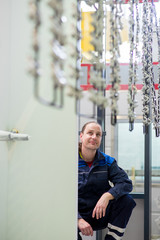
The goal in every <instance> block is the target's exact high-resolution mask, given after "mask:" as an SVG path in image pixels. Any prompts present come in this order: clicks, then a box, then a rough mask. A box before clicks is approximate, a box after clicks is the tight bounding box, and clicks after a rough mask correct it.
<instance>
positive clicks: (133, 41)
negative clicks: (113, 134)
mask: <svg viewBox="0 0 160 240" xmlns="http://www.w3.org/2000/svg"><path fill="white" fill-rule="evenodd" d="M135 7H136V12H135V11H134V0H131V1H130V20H129V24H130V30H129V41H130V60H129V82H128V103H129V109H128V118H129V130H130V131H132V130H133V126H134V125H133V124H134V120H135V108H136V107H137V101H136V100H135V96H136V93H137V87H136V82H137V80H138V77H137V69H138V62H137V61H138V57H139V52H138V43H139V30H140V27H139V11H138V0H136V6H135ZM134 15H136V17H135V16H134ZM135 19H136V22H135ZM134 36H136V37H134Z"/></svg>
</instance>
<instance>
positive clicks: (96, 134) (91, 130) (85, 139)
mask: <svg viewBox="0 0 160 240" xmlns="http://www.w3.org/2000/svg"><path fill="white" fill-rule="evenodd" d="M80 139H81V142H82V147H83V148H87V149H92V150H96V149H98V148H99V146H100V144H101V139H102V129H101V127H100V126H99V125H98V124H96V123H90V124H88V125H87V126H86V128H85V130H84V132H83V133H81V134H80Z"/></svg>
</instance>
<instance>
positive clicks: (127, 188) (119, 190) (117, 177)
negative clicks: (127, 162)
mask: <svg viewBox="0 0 160 240" xmlns="http://www.w3.org/2000/svg"><path fill="white" fill-rule="evenodd" d="M109 181H111V182H112V183H113V185H114V186H113V187H112V188H110V190H109V191H108V192H109V193H111V194H112V195H113V196H114V198H115V199H118V198H120V197H121V196H123V195H125V194H128V193H130V192H131V191H132V189H133V186H132V181H131V180H130V179H129V178H128V175H127V174H126V172H125V171H124V170H123V169H121V168H120V167H119V166H118V165H117V162H116V160H114V162H113V163H112V164H111V165H110V167H109Z"/></svg>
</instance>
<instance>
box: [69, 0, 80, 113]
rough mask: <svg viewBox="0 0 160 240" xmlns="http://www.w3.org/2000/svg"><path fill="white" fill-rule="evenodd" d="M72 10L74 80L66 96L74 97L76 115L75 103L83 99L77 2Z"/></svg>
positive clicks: (72, 68)
mask: <svg viewBox="0 0 160 240" xmlns="http://www.w3.org/2000/svg"><path fill="white" fill-rule="evenodd" d="M72 9H73V14H72V17H73V20H74V21H73V22H72V28H71V29H72V30H71V35H72V38H73V39H74V42H72V44H71V58H72V63H73V64H72V65H71V66H70V68H71V78H72V79H75V82H74V85H73V84H71V83H70V84H69V83H68V85H67V87H68V93H67V94H68V96H70V97H75V99H76V113H77V114H79V111H78V109H77V101H78V100H80V99H81V98H82V97H83V94H82V89H81V88H80V77H81V8H80V1H79V0H78V1H77V4H76V5H73V6H72Z"/></svg>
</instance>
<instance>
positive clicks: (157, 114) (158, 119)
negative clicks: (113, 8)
mask: <svg viewBox="0 0 160 240" xmlns="http://www.w3.org/2000/svg"><path fill="white" fill-rule="evenodd" d="M151 14H152V25H151V26H150V29H151V36H152V35H153V18H154V20H155V31H156V35H157V46H158V94H157V95H158V97H156V92H155V87H154V85H153V84H155V83H153V84H152V85H153V86H152V89H153V90H152V96H153V97H152V98H153V100H152V109H153V117H154V122H153V124H154V128H155V133H156V137H159V136H160V26H158V20H157V13H156V8H155V5H154V3H152V7H151Z"/></svg>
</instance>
